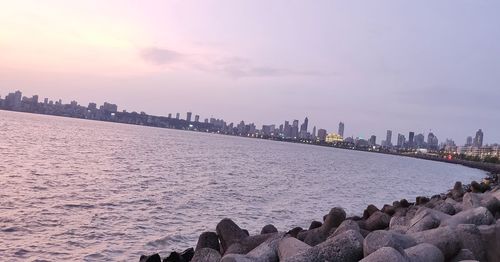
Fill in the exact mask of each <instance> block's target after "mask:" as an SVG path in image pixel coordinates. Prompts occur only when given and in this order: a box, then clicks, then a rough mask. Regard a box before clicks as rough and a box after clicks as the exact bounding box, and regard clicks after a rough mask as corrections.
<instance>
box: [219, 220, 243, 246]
mask: <svg viewBox="0 0 500 262" xmlns="http://www.w3.org/2000/svg"><path fill="white" fill-rule="evenodd" d="M216 231H217V235H219V239H220V243H221V246H222V250H221V251H222V252H221V253H224V252H225V250H227V248H228V247H229V246H230V245H232V244H233V243H235V242H237V241H239V240H241V239H243V238H245V237H247V234H245V232H243V230H242V229H241V228H240V227H239V226H238V225H236V223H234V222H233V221H232V220H231V219H229V218H224V219H222V220H221V221H220V222H219V224H217V227H216Z"/></svg>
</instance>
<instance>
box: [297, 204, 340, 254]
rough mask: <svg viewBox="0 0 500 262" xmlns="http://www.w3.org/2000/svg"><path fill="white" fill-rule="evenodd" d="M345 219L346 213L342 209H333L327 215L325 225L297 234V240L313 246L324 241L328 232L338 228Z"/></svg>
mask: <svg viewBox="0 0 500 262" xmlns="http://www.w3.org/2000/svg"><path fill="white" fill-rule="evenodd" d="M345 218H346V213H345V211H344V209H342V208H339V207H334V208H332V209H331V210H330V213H328V215H327V217H326V220H325V223H324V224H323V225H321V227H318V228H315V229H311V230H308V231H305V232H301V233H299V234H298V237H297V238H298V239H299V240H302V241H304V243H306V244H308V245H310V246H315V245H317V244H319V243H321V242H323V241H325V240H326V239H327V238H328V236H329V235H330V231H331V230H332V229H333V228H335V227H338V226H339V225H340V223H342V221H344V220H345Z"/></svg>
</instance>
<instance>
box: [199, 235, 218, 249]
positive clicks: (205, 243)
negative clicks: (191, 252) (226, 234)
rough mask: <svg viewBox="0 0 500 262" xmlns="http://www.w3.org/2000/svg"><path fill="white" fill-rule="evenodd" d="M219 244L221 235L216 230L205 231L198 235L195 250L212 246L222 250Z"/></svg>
mask: <svg viewBox="0 0 500 262" xmlns="http://www.w3.org/2000/svg"><path fill="white" fill-rule="evenodd" d="M219 246H220V245H219V237H218V236H217V234H216V233H215V232H203V233H201V235H200V236H199V237H198V243H197V244H196V249H195V252H196V250H198V249H202V248H211V249H214V250H217V252H220V250H219Z"/></svg>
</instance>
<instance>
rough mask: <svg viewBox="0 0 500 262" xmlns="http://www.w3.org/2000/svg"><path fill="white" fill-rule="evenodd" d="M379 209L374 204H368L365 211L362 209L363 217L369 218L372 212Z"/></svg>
mask: <svg viewBox="0 0 500 262" xmlns="http://www.w3.org/2000/svg"><path fill="white" fill-rule="evenodd" d="M377 211H380V210H379V209H378V208H377V207H376V206H375V205H368V207H366V209H365V211H363V218H364V219H367V218H369V217H370V216H371V215H372V214H373V213H375V212H377Z"/></svg>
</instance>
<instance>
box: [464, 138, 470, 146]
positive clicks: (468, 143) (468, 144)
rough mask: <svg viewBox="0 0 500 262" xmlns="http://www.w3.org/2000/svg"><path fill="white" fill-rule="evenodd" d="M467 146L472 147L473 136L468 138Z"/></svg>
mask: <svg viewBox="0 0 500 262" xmlns="http://www.w3.org/2000/svg"><path fill="white" fill-rule="evenodd" d="M465 146H472V136H468V137H467V139H466V140H465Z"/></svg>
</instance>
